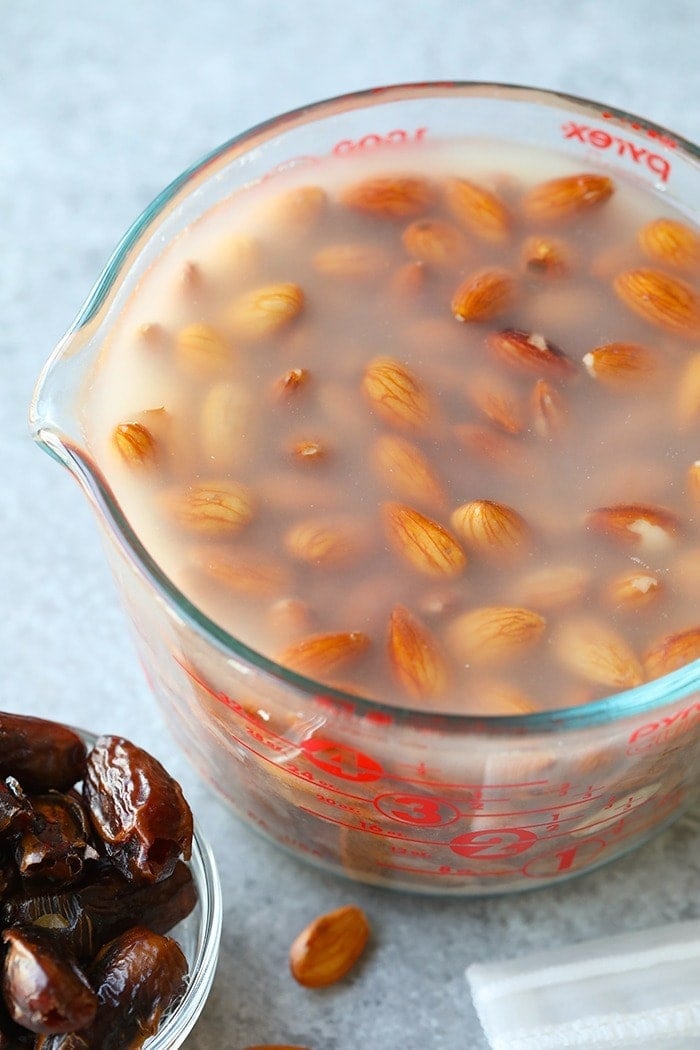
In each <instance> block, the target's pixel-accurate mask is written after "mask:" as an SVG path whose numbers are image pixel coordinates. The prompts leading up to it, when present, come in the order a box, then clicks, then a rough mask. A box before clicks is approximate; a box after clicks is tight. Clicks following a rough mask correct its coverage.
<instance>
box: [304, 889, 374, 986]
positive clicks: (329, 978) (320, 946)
mask: <svg viewBox="0 0 700 1050" xmlns="http://www.w3.org/2000/svg"><path fill="white" fill-rule="evenodd" d="M369 933H370V929H369V923H368V921H367V916H366V915H365V913H364V911H363V910H362V909H361V908H358V907H357V906H356V905H354V904H346V905H345V907H343V908H337V909H336V910H335V911H331V912H328V913H327V914H326V915H319V917H318V918H316V919H314V921H313V922H311V923H309V925H308V926H307V927H306V929H304V930H302V932H301V933H300V934H299V936H298V937H297V938H296V939H295V941H294V943H293V944H292V946H291V948H290V951H289V965H290V968H291V971H292V976H293V977H294V979H295V980H296V981H298V982H299V984H302V985H304V987H306V988H322V987H324V986H326V985H329V984H334V983H335V982H336V981H339V980H340V979H341V977H344V976H345V974H346V973H348V971H349V970H351V969H352V967H353V966H354V965H355V963H356V962H357V960H358V959H359V958H360V956H361V955H362V952H363V951H364V949H365V945H366V944H367V940H368V939H369Z"/></svg>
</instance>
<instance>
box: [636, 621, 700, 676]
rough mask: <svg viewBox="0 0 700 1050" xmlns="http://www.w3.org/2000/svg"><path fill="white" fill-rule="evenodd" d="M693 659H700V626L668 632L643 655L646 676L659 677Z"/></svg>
mask: <svg viewBox="0 0 700 1050" xmlns="http://www.w3.org/2000/svg"><path fill="white" fill-rule="evenodd" d="M693 660H700V627H691V628H689V629H688V630H687V631H678V632H677V633H676V634H668V635H666V637H665V638H662V639H661V640H660V641H658V642H656V644H655V645H653V646H652V647H651V649H649V651H648V652H647V653H646V655H645V657H644V670H645V671H646V674H647V677H648V678H650V679H651V678H660V677H661V676H662V675H665V674H670V673H671V672H672V671H677V670H678V669H679V668H681V667H685V666H686V664H689V663H692V661H693Z"/></svg>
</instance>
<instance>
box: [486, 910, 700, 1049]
mask: <svg viewBox="0 0 700 1050" xmlns="http://www.w3.org/2000/svg"><path fill="white" fill-rule="evenodd" d="M467 980H468V982H469V987H470V989H471V994H472V999H473V1001H474V1006H475V1008H476V1012H477V1014H478V1016H479V1020H480V1021H481V1025H482V1027H483V1029H484V1032H485V1034H486V1037H487V1039H488V1040H489V1043H490V1046H491V1047H492V1050H565V1048H568V1047H576V1048H579V1050H580V1048H585V1050H599V1048H600V1050H603V1048H604V1050H610V1048H615V1050H618V1048H623V1047H635V1048H644V1050H698V1048H700V920H693V921H690V922H682V923H675V924H670V925H666V926H659V927H655V928H654V929H651V930H641V931H638V932H635V933H626V934H622V935H620V936H615V937H605V938H602V939H600V940H595V941H587V942H584V943H583V944H575V945H571V946H569V947H566V948H558V949H556V950H552V951H547V952H541V953H538V954H536V955H530V956H526V957H524V958H520V959H514V960H510V961H508V962H502V963H488V964H486V963H483V964H482V963H475V964H473V965H472V966H470V967H469V968H468V969H467Z"/></svg>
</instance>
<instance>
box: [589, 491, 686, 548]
mask: <svg viewBox="0 0 700 1050" xmlns="http://www.w3.org/2000/svg"><path fill="white" fill-rule="evenodd" d="M586 524H587V526H588V528H589V529H592V531H593V532H597V533H600V534H601V535H603V536H607V537H609V538H610V539H612V540H616V541H617V542H619V543H623V544H626V545H628V546H630V547H639V548H641V549H643V550H645V551H654V550H664V549H666V548H667V547H668V546H669V545H670V543H671V542H672V540H673V539H674V537H675V536H676V535H677V533H678V532H679V530H680V521H679V519H678V517H677V516H676V515H675V514H674V513H673V512H672V511H670V510H666V508H665V507H651V506H647V505H645V504H642V503H618V504H616V505H615V506H611V507H598V508H597V509H596V510H593V511H591V512H590V514H588V515H587V517H586Z"/></svg>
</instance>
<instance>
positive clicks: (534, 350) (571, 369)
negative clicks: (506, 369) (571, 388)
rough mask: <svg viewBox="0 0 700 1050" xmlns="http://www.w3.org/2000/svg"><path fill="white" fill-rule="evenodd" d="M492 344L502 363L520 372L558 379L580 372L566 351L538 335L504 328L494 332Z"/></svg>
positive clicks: (490, 338) (489, 340)
mask: <svg viewBox="0 0 700 1050" xmlns="http://www.w3.org/2000/svg"><path fill="white" fill-rule="evenodd" d="M488 342H489V346H490V347H491V349H492V350H493V352H494V353H495V355H496V356H497V357H498V358H499V360H501V361H503V362H504V363H505V364H507V365H510V366H511V367H512V368H515V369H517V370H518V371H521V372H536V373H538V374H539V375H549V376H554V377H557V378H567V377H568V376H572V375H575V374H576V372H577V368H576V365H575V364H574V362H573V361H572V360H571V359H570V358H569V357H567V356H566V354H565V353H564V351H563V350H560V348H559V347H558V346H555V345H554V343H551V342H549V340H548V339H545V337H544V336H543V335H540V334H539V333H538V332H524V331H521V330H520V329H518V328H504V329H502V330H501V331H500V332H492V333H491V335H490V336H489V338H488Z"/></svg>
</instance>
